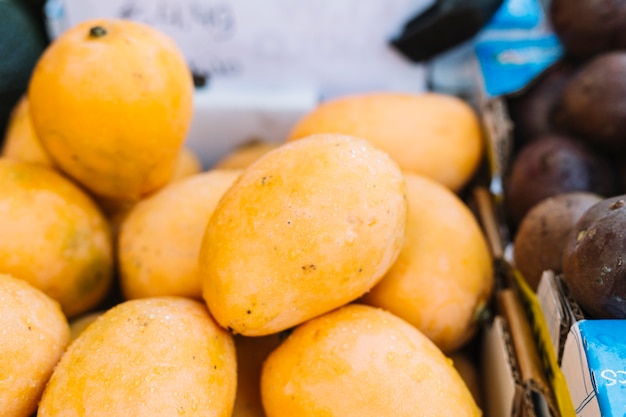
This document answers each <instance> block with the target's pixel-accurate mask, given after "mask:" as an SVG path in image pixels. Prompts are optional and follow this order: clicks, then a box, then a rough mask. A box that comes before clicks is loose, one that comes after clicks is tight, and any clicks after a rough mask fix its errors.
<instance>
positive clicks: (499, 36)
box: [474, 0, 563, 97]
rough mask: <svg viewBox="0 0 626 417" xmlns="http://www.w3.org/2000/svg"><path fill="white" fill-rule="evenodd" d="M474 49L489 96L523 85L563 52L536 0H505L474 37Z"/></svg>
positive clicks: (556, 59)
mask: <svg viewBox="0 0 626 417" xmlns="http://www.w3.org/2000/svg"><path fill="white" fill-rule="evenodd" d="M474 50H475V53H476V58H477V60H478V63H479V66H480V70H481V72H482V76H483V80H484V88H485V92H486V94H487V96H489V97H497V96H503V95H507V94H512V93H515V92H517V91H520V90H522V89H524V87H526V86H527V85H528V84H529V83H530V82H531V81H532V80H533V79H535V78H536V77H537V76H539V75H540V74H541V73H542V72H543V71H545V70H546V69H547V68H549V67H550V66H551V65H553V64H554V63H555V62H556V61H558V60H559V59H560V58H561V57H562V56H563V47H562V45H561V43H560V42H559V40H558V38H557V36H556V35H555V34H554V33H553V32H552V30H551V28H550V26H549V22H548V21H547V18H546V15H545V11H544V9H543V6H542V5H541V3H540V2H539V0H534V1H533V0H506V1H505V2H504V3H503V4H502V6H501V7H500V8H499V9H498V11H497V12H496V14H495V15H494V16H493V18H492V19H491V20H490V22H489V23H488V24H487V25H486V26H485V27H484V28H483V30H482V31H481V32H480V33H479V34H478V36H477V37H476V40H475V44H474Z"/></svg>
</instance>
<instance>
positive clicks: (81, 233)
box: [0, 158, 114, 317]
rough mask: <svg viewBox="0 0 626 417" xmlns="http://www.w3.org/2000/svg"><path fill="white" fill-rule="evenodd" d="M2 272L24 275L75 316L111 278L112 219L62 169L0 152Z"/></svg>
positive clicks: (98, 295)
mask: <svg viewBox="0 0 626 417" xmlns="http://www.w3.org/2000/svg"><path fill="white" fill-rule="evenodd" d="M0 230H2V233H0V273H8V274H13V275H14V276H16V277H19V278H21V279H24V280H26V281H27V282H29V283H30V284H31V285H33V286H34V287H36V288H38V289H40V290H41V291H43V292H44V293H46V294H47V295H48V296H50V297H51V298H53V299H55V300H57V301H58V302H59V303H60V304H61V307H62V309H63V312H64V313H65V314H66V315H67V316H68V317H72V316H75V315H78V314H81V313H83V312H85V311H87V310H89V309H90V308H93V307H95V306H96V305H97V304H98V303H99V302H100V301H101V300H102V299H103V298H104V297H105V295H106V294H107V291H108V290H109V288H110V285H111V281H112V279H113V262H114V259H113V257H114V255H113V242H112V237H111V231H110V228H109V223H108V221H107V219H106V218H105V217H104V215H103V214H102V212H101V211H100V209H99V207H98V206H97V204H96V203H95V202H94V201H93V200H92V199H91V197H90V196H89V195H88V194H87V193H86V192H85V191H84V190H83V189H82V188H80V187H78V186H77V185H76V184H75V183H73V182H72V181H70V180H69V179H67V178H66V177H64V176H62V175H60V174H59V173H58V172H56V171H54V170H52V169H49V168H46V167H43V166H39V165H36V164H31V163H27V162H19V161H11V160H9V159H6V158H0Z"/></svg>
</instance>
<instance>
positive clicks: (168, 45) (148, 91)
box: [28, 19, 194, 201]
mask: <svg viewBox="0 0 626 417" xmlns="http://www.w3.org/2000/svg"><path fill="white" fill-rule="evenodd" d="M94 62H97V65H93V63H94ZM68 86H71V87H68ZM193 88H194V87H193V81H192V77H191V72H190V70H189V68H188V66H187V63H186V60H185V57H184V56H183V54H182V52H181V51H180V50H179V48H178V46H177V45H176V43H175V42H174V41H173V40H172V39H171V38H170V37H168V36H167V35H165V34H164V33H162V32H160V31H158V30H156V29H154V28H153V27H150V26H147V25H145V24H140V23H136V22H132V21H129V20H117V19H94V20H88V21H83V22H81V23H79V24H78V25H76V26H75V27H73V28H70V29H68V30H66V31H65V32H63V33H62V34H61V35H60V36H59V37H57V38H56V39H55V41H54V42H53V43H52V44H51V45H50V47H49V48H47V49H46V51H45V52H44V53H43V54H42V56H41V58H40V59H39V60H38V61H37V65H36V66H35V69H34V71H33V74H32V77H31V79H30V82H29V86H28V100H29V103H30V109H31V117H32V120H33V126H34V127H35V132H36V133H37V137H39V139H40V140H41V142H42V144H43V146H44V148H45V149H46V150H47V151H48V153H49V154H50V156H51V157H52V159H53V160H54V162H55V164H56V165H57V166H58V167H59V168H60V169H61V170H63V172H64V173H66V174H67V175H68V176H70V177H71V178H73V179H74V180H75V181H76V182H78V183H80V184H81V185H82V186H83V187H85V188H86V189H88V190H89V191H90V192H91V193H93V194H95V195H98V196H101V197H106V198H109V199H112V200H122V201H135V200H137V199H139V198H141V197H142V196H145V195H147V194H149V193H151V192H154V191H155V190H157V189H158V188H160V187H162V186H163V185H164V184H165V183H167V182H168V181H169V180H170V179H171V177H172V175H173V172H174V169H175V166H176V163H177V159H176V158H177V156H178V153H179V152H180V150H181V148H182V147H183V145H184V142H185V140H186V137H187V133H188V130H189V128H190V123H191V118H192V115H193Z"/></svg>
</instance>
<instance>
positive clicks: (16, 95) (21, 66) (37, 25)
mask: <svg viewBox="0 0 626 417" xmlns="http://www.w3.org/2000/svg"><path fill="white" fill-rule="evenodd" d="M33 3H34V2H32V1H19V0H0V142H1V141H2V138H4V134H5V131H6V126H7V122H8V118H9V115H10V113H11V111H12V110H13V107H14V106H15V104H16V103H17V101H18V100H19V99H20V97H21V96H22V95H23V94H24V93H25V92H26V88H27V86H28V81H29V79H30V75H31V73H32V70H33V68H34V66H35V64H36V62H37V60H38V59H39V56H40V55H41V53H42V52H43V51H44V49H45V48H46V46H47V44H48V38H47V36H46V34H45V31H44V30H43V28H42V20H41V18H40V17H38V15H37V13H36V8H35V7H34V4H33Z"/></svg>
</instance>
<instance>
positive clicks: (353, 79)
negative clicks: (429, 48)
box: [64, 0, 432, 91]
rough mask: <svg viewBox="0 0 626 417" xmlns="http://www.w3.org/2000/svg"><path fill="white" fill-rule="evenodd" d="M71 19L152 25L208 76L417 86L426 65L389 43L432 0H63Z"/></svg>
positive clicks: (345, 86)
mask: <svg viewBox="0 0 626 417" xmlns="http://www.w3.org/2000/svg"><path fill="white" fill-rule="evenodd" d="M64 3H65V10H66V18H67V22H66V24H67V25H73V24H75V23H77V22H78V21H81V20H84V19H87V18H92V17H121V18H126V19H131V20H137V21H141V22H144V23H148V24H151V25H153V26H155V27H158V28H160V29H161V30H163V31H164V32H166V33H168V34H169V35H170V36H172V38H174V39H175V40H176V42H177V43H178V44H179V46H180V47H181V49H182V50H183V52H184V53H185V55H186V56H187V58H188V61H189V64H190V66H191V67H192V69H193V70H194V71H196V72H199V73H204V74H205V75H207V76H209V77H210V78H211V82H220V81H223V82H237V83H240V84H241V83H243V84H251V83H266V84H267V83H272V82H274V83H276V82H281V83H289V82H292V83H309V84H311V83H312V84H317V85H319V86H320V87H321V89H322V90H335V91H337V90H345V91H348V90H350V91H354V90H363V89H370V90H371V89H376V88H391V89H405V90H407V89H408V90H420V89H422V88H423V68H421V66H420V65H417V64H415V63H411V62H409V61H407V60H405V59H404V58H403V57H402V56H400V55H399V54H398V53H397V52H396V51H394V50H393V49H392V48H391V47H390V46H389V45H388V41H389V39H390V38H391V37H392V36H394V35H395V34H397V33H398V32H399V31H400V30H401V29H402V26H403V24H404V23H405V22H406V21H407V20H408V19H410V18H411V17H413V16H414V15H415V14H417V13H419V12H420V11H422V10H423V9H424V8H425V7H426V6H428V5H429V4H431V3H432V0H376V1H368V2H362V1H357V0H341V1H336V0H297V1H294V0H264V1H258V0H230V1H229V0H221V1H212V0H204V1H203V0H158V1H156V0H107V1H106V2H104V1H98V0H64Z"/></svg>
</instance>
